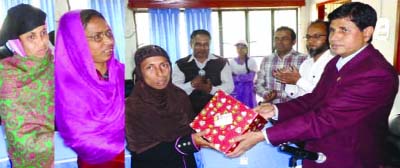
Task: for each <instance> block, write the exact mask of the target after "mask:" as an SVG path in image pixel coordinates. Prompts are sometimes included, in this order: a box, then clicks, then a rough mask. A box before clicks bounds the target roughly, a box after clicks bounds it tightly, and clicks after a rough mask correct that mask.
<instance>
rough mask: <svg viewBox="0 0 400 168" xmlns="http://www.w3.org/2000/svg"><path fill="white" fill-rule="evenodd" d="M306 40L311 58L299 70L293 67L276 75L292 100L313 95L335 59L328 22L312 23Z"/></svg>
mask: <svg viewBox="0 0 400 168" xmlns="http://www.w3.org/2000/svg"><path fill="white" fill-rule="evenodd" d="M306 40H307V44H306V45H307V50H308V53H309V55H310V56H309V58H307V59H306V60H305V61H304V62H303V63H302V64H301V65H300V68H299V70H297V69H296V68H295V67H291V68H286V69H281V70H279V71H277V72H275V73H274V76H275V77H276V78H277V79H278V80H280V81H281V82H282V83H286V86H285V92H286V94H287V95H288V96H289V97H290V98H297V97H299V96H302V95H304V94H307V93H311V91H312V90H313V89H314V87H315V86H316V85H317V83H318V81H319V79H320V77H321V75H322V72H323V71H324V68H325V65H326V64H327V63H328V62H329V61H330V60H331V59H332V58H333V54H332V53H331V52H330V50H329V42H328V23H327V22H323V21H315V22H312V23H311V24H310V25H309V27H308V29H307V35H306Z"/></svg>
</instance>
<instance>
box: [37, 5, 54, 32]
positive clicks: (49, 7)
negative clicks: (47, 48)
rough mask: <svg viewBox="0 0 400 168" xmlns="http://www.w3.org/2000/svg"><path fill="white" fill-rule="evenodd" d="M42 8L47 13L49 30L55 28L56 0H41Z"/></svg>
mask: <svg viewBox="0 0 400 168" xmlns="http://www.w3.org/2000/svg"><path fill="white" fill-rule="evenodd" d="M40 9H42V10H43V11H44V12H45V13H46V14H47V17H46V23H47V31H48V32H50V31H53V30H55V24H54V22H55V17H54V0H40Z"/></svg>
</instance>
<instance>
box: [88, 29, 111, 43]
mask: <svg viewBox="0 0 400 168" xmlns="http://www.w3.org/2000/svg"><path fill="white" fill-rule="evenodd" d="M104 36H106V37H107V38H109V39H114V35H113V33H112V31H111V30H107V31H105V32H99V33H96V34H95V35H92V36H86V37H87V38H89V39H92V40H93V41H95V42H102V41H103V38H104Z"/></svg>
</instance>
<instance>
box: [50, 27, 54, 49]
mask: <svg viewBox="0 0 400 168" xmlns="http://www.w3.org/2000/svg"><path fill="white" fill-rule="evenodd" d="M49 40H50V43H51V45H53V46H54V45H55V43H54V41H55V37H54V30H52V31H50V32H49Z"/></svg>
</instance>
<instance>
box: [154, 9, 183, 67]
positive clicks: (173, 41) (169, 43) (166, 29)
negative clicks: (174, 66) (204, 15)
mask: <svg viewBox="0 0 400 168" xmlns="http://www.w3.org/2000/svg"><path fill="white" fill-rule="evenodd" d="M149 13H150V25H151V26H150V43H152V44H156V45H159V46H161V47H162V48H164V49H165V50H166V51H167V52H168V55H169V56H170V59H171V62H172V63H174V62H175V61H176V60H178V59H179V58H180V44H179V33H180V31H179V9H177V8H170V9H149Z"/></svg>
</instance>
